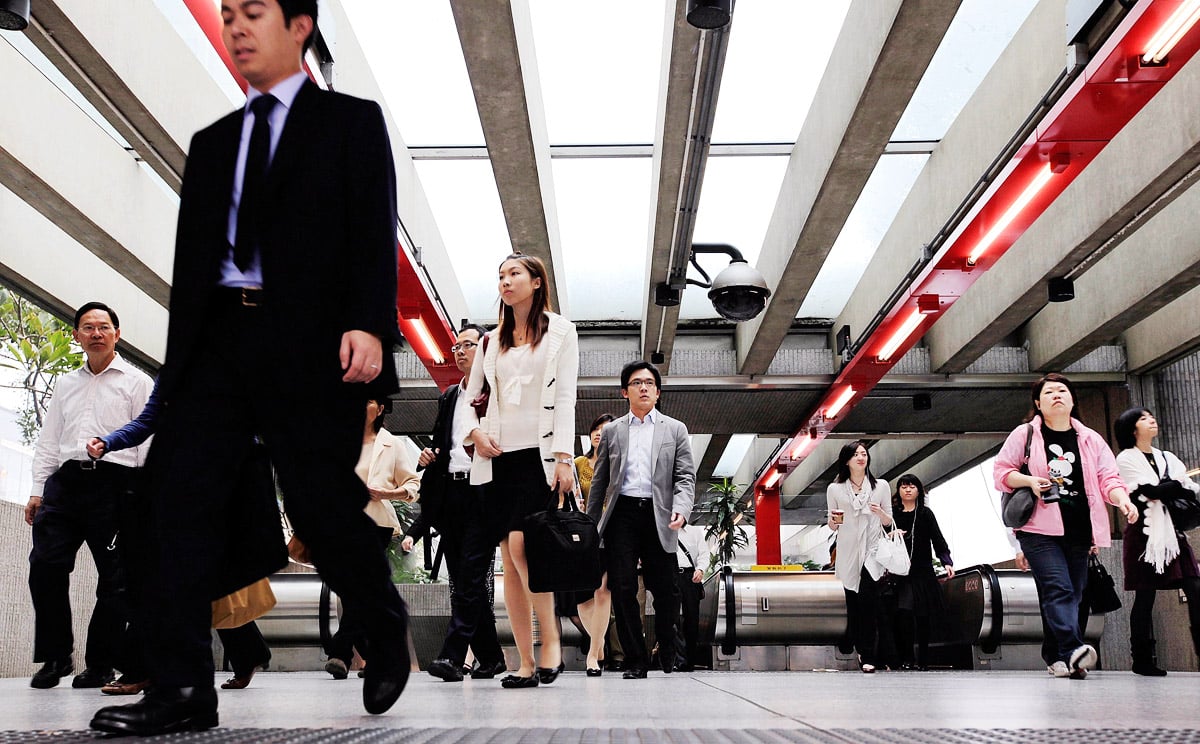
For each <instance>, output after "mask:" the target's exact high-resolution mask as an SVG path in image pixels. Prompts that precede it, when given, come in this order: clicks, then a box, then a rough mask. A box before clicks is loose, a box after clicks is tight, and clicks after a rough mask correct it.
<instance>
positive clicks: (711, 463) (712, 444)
mask: <svg viewBox="0 0 1200 744" xmlns="http://www.w3.org/2000/svg"><path fill="white" fill-rule="evenodd" d="M732 436H733V435H732V434H713V435H712V436H710V437H709V440H708V446H707V447H705V448H704V456H703V457H702V458H700V464H699V465H698V466H697V467H696V481H697V482H705V481H708V480H711V479H712V478H713V469H715V468H716V467H717V463H718V462H720V460H721V455H723V454H725V448H726V447H728V446H729V440H730V438H731V437H732Z"/></svg>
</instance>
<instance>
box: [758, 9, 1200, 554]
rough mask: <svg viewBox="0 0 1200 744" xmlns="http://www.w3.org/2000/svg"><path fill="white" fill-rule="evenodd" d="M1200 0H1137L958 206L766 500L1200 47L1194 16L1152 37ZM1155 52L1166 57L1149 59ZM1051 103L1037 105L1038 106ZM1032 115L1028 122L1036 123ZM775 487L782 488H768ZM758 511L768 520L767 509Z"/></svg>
mask: <svg viewBox="0 0 1200 744" xmlns="http://www.w3.org/2000/svg"><path fill="white" fill-rule="evenodd" d="M1193 4H1194V0H1147V1H1146V2H1142V3H1139V4H1137V5H1136V6H1134V8H1133V9H1132V10H1131V11H1130V12H1129V14H1128V15H1127V16H1126V17H1125V19H1124V20H1122V21H1121V23H1120V24H1119V25H1118V26H1117V28H1116V30H1115V31H1114V32H1113V34H1112V36H1111V37H1110V38H1109V39H1108V40H1107V41H1106V42H1105V43H1104V44H1103V45H1101V47H1100V49H1099V50H1098V51H1097V52H1096V54H1095V55H1094V56H1093V57H1092V59H1091V61H1090V62H1089V63H1088V64H1087V65H1086V66H1085V67H1084V69H1083V72H1082V74H1079V75H1077V76H1075V77H1074V79H1073V80H1072V81H1071V82H1070V83H1069V84H1068V85H1067V86H1066V90H1065V91H1064V92H1063V93H1062V95H1061V96H1059V97H1058V100H1057V101H1056V102H1055V103H1054V104H1053V105H1052V106H1050V107H1049V110H1046V111H1045V113H1044V115H1043V116H1042V117H1041V119H1040V120H1039V121H1038V123H1037V125H1036V126H1034V127H1032V130H1031V131H1029V133H1028V134H1027V136H1026V137H1025V138H1024V139H1023V140H1022V141H1021V145H1020V146H1019V147H1018V148H1016V151H1015V152H1014V153H1013V155H1012V156H1011V158H1010V159H1009V160H1008V161H1007V162H1004V163H1003V165H1002V167H1001V168H1000V172H999V173H998V174H997V175H996V176H995V177H994V179H993V180H992V182H991V184H990V186H989V187H988V188H987V189H986V190H985V191H984V193H983V194H982V195H981V196H980V197H979V198H978V199H977V200H976V201H975V203H974V204H973V205H972V207H971V208H970V209H969V211H968V212H967V213H966V214H962V215H960V214H958V213H957V212H956V214H955V215H954V217H953V218H952V219H955V220H956V222H957V224H956V226H955V227H954V228H953V232H952V233H951V234H950V235H949V236H947V237H946V238H945V239H944V241H943V242H944V247H943V248H941V249H940V250H938V251H932V250H931V251H928V253H929V255H928V258H927V260H923V261H922V263H921V265H920V266H919V267H914V268H915V271H911V272H910V273H909V277H908V278H909V281H908V283H907V285H906V286H904V287H902V288H900V289H899V291H898V292H896V293H894V295H893V301H892V303H891V307H890V308H889V309H888V310H887V312H886V314H885V315H884V317H882V318H878V317H877V321H878V322H877V323H875V327H874V328H873V329H872V330H871V332H870V334H869V335H868V336H867V337H866V338H862V339H861V340H860V342H859V343H857V344H856V346H857V349H856V351H857V353H856V354H854V356H852V357H851V358H850V360H849V361H848V362H847V363H846V364H845V366H843V368H842V369H841V371H840V372H839V373H838V375H837V377H836V378H835V379H834V382H833V384H832V385H831V386H830V387H829V389H828V390H827V391H826V393H825V395H823V396H822V397H821V399H820V400H819V402H818V403H817V405H816V406H815V407H814V408H813V409H812V410H811V411H810V412H809V414H808V416H807V417H806V420H805V423H804V424H803V425H802V426H801V427H800V428H799V429H798V430H797V431H796V432H795V433H794V434H793V435H792V437H791V438H790V439H788V440H787V441H786V442H785V443H784V446H783V447H782V448H781V450H780V453H779V454H778V455H776V456H775V457H773V458H772V459H771V460H769V461H768V462H767V463H766V464H765V465H764V467H763V468H762V470H760V471H759V475H758V476H757V478H756V479H755V483H754V486H753V492H754V494H756V496H757V497H758V498H759V500H760V504H759V508H766V509H771V510H775V509H778V506H779V500H778V497H777V493H778V484H779V483H780V482H781V481H782V478H783V476H781V475H779V474H780V473H782V474H783V475H786V474H787V473H790V472H791V471H792V470H794V469H795V468H796V467H797V466H798V465H799V464H800V463H801V462H802V461H803V460H804V459H805V458H807V457H808V455H809V454H811V453H812V451H813V450H814V449H815V448H816V446H817V445H818V444H819V443H820V442H821V441H823V440H824V439H825V437H826V436H828V434H829V432H830V431H831V430H832V429H833V428H835V427H836V426H837V425H838V424H839V423H840V422H841V421H844V420H845V418H846V414H848V413H849V412H850V411H852V410H853V409H854V407H855V406H856V405H858V403H860V402H861V401H862V400H863V399H864V398H865V397H866V395H867V394H868V393H869V392H870V391H871V390H872V389H874V387H875V386H876V385H877V384H878V383H879V381H880V380H881V379H882V378H883V376H884V375H885V374H887V372H888V371H890V370H891V369H892V367H894V366H895V364H896V362H897V361H899V360H900V359H901V358H902V357H903V356H904V354H905V353H906V352H907V351H908V350H909V349H910V348H912V347H913V346H914V345H915V344H916V343H917V342H918V341H920V340H921V338H923V337H924V335H925V334H926V333H927V332H928V331H929V329H930V328H931V327H932V326H933V324H934V323H936V322H937V320H938V319H939V318H941V317H942V316H943V315H944V314H945V312H946V310H948V309H949V308H950V307H951V306H952V305H953V304H954V303H955V302H956V301H957V300H958V298H959V297H961V296H962V295H963V294H964V293H965V292H966V291H967V290H968V289H969V288H970V287H971V286H972V285H973V284H974V283H975V282H976V281H978V279H979V278H980V277H981V276H982V275H983V273H984V272H986V271H987V270H988V269H990V268H991V267H992V266H994V265H995V263H996V262H997V261H998V260H999V259H1000V257H1001V256H1003V255H1004V253H1005V252H1006V251H1007V250H1008V249H1009V248H1010V247H1011V246H1012V245H1013V244H1014V243H1015V242H1016V241H1017V240H1018V239H1019V238H1020V237H1021V235H1023V234H1024V232H1025V231H1026V230H1027V229H1028V228H1029V226H1030V225H1031V224H1033V222H1034V221H1035V220H1036V219H1037V218H1038V217H1040V216H1041V215H1042V214H1043V213H1044V212H1045V211H1046V209H1047V208H1048V207H1049V206H1050V204H1052V203H1053V202H1054V200H1055V199H1057V198H1058V197H1059V196H1060V195H1061V194H1062V193H1063V191H1064V190H1065V189H1066V188H1067V187H1068V186H1069V185H1070V184H1071V183H1072V182H1073V181H1074V180H1075V178H1076V177H1078V176H1079V174H1080V173H1082V172H1083V170H1084V169H1085V168H1086V167H1087V166H1088V165H1090V164H1091V162H1092V161H1093V160H1094V159H1095V158H1096V156H1097V155H1098V154H1099V153H1100V151H1101V150H1103V148H1104V147H1105V146H1106V145H1107V144H1108V143H1109V141H1111V140H1112V138H1113V137H1115V136H1116V134H1117V133H1118V132H1119V131H1120V130H1121V129H1122V128H1123V127H1124V126H1125V125H1126V124H1128V123H1129V121H1130V120H1131V119H1133V117H1134V116H1136V115H1137V113H1138V112H1139V111H1141V110H1142V108H1143V107H1144V106H1145V105H1146V104H1147V103H1148V102H1149V101H1150V99H1152V98H1153V97H1154V95H1155V94H1157V93H1158V91H1159V90H1161V89H1162V87H1163V86H1164V85H1165V84H1166V83H1167V82H1169V81H1170V79H1171V78H1172V77H1173V76H1174V75H1175V73H1176V72H1177V71H1178V70H1179V69H1180V68H1181V67H1183V65H1185V64H1186V63H1187V62H1188V61H1189V60H1190V59H1191V58H1192V57H1193V56H1194V55H1195V53H1196V51H1197V49H1198V48H1200V28H1197V26H1196V25H1187V26H1183V25H1181V26H1179V27H1178V28H1176V30H1175V31H1174V33H1173V34H1167V35H1166V36H1167V37H1169V40H1170V41H1173V45H1171V46H1170V47H1169V48H1168V51H1165V52H1164V51H1162V46H1161V45H1159V46H1158V47H1157V48H1156V49H1155V50H1151V49H1149V47H1150V46H1151V44H1152V42H1153V41H1154V37H1155V36H1156V35H1158V34H1159V32H1160V30H1161V29H1163V28H1164V27H1166V26H1168V25H1169V24H1171V23H1172V22H1173V21H1174V20H1175V18H1177V17H1179V18H1183V20H1184V21H1188V20H1190V21H1191V23H1192V24H1195V21H1196V16H1195V15H1194V14H1193V15H1192V16H1191V17H1190V18H1189V17H1186V13H1185V10H1186V8H1188V7H1189V6H1191V5H1193ZM1155 43H1157V42H1155ZM1152 52H1153V54H1154V55H1157V56H1158V59H1157V60H1151V61H1149V62H1148V61H1146V59H1147V57H1150V56H1152V55H1151V53H1152ZM1101 101H1105V102H1106V101H1113V102H1114V105H1113V107H1112V108H1111V109H1107V110H1106V109H1104V108H1103V107H1102V106H1100V105H1098V103H1097V102H1101ZM1043 108H1044V106H1042V105H1039V110H1041V109H1043ZM1028 124H1029V123H1028V121H1027V122H1026V123H1025V124H1023V125H1022V128H1021V129H1022V130H1025V129H1029V126H1028ZM1011 144H1012V143H1011V142H1010V145H1009V146H1008V147H1006V148H1005V150H1006V151H1008V150H1010V149H1011ZM995 165H997V164H996V163H993V166H992V168H994V167H995ZM990 169H991V168H990ZM990 169H989V170H990ZM960 209H961V207H960ZM938 237H939V238H940V237H941V233H939V236H938ZM768 486H770V487H768ZM772 491H774V493H775V494H776V497H775V498H770V496H771V494H772ZM758 516H759V521H760V524H761V518H762V515H761V514H760V515H758ZM777 519H778V517H777V515H776V518H775V520H768V521H777ZM757 541H758V551H759V562H760V563H769V562H770V563H777V562H778V560H777V558H778V556H779V553H780V545H779V535H778V534H777V533H775V534H764V533H763V530H762V529H761V528H760V529H759V530H758V538H757ZM768 559H775V560H768Z"/></svg>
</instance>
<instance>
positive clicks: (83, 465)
mask: <svg viewBox="0 0 1200 744" xmlns="http://www.w3.org/2000/svg"><path fill="white" fill-rule="evenodd" d="M66 469H70V470H71V471H73V472H83V473H94V472H98V471H99V472H119V471H122V470H133V469H134V468H131V467H129V466H128V465H119V464H117V463H115V462H105V461H104V460H90V459H89V460H67V461H66V462H64V463H63V464H62V467H61V468H60V470H66Z"/></svg>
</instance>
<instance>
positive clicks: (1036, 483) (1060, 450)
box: [994, 373, 1137, 679]
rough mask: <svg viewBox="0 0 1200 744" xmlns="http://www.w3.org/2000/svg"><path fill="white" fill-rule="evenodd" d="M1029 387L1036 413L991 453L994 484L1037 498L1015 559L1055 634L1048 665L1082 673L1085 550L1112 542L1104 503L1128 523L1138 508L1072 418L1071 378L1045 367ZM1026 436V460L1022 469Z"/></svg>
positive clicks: (1100, 446) (1097, 443) (1087, 662)
mask: <svg viewBox="0 0 1200 744" xmlns="http://www.w3.org/2000/svg"><path fill="white" fill-rule="evenodd" d="M1032 392H1033V395H1032V397H1033V412H1032V413H1031V414H1030V416H1029V417H1028V418H1027V419H1026V423H1025V424H1022V425H1021V426H1018V427H1017V428H1016V429H1014V430H1013V432H1012V434H1009V435H1008V440H1007V441H1005V443H1004V447H1003V448H1001V450H1000V454H999V455H997V456H996V461H995V465H994V475H995V479H996V488H998V489H1000V490H1001V491H1013V490H1015V489H1018V488H1022V487H1028V488H1030V489H1032V490H1033V493H1034V495H1035V496H1036V497H1037V498H1036V500H1035V503H1034V508H1033V514H1032V515H1031V516H1030V518H1029V521H1028V522H1026V523H1025V524H1024V525H1023V526H1022V527H1020V528H1019V529H1017V530H1015V531H1014V532H1015V536H1016V541H1017V543H1018V544H1019V547H1018V548H1017V566H1018V567H1019V568H1020V569H1021V570H1023V571H1029V570H1032V571H1033V580H1034V582H1035V583H1036V584H1037V590H1038V599H1039V601H1040V602H1041V605H1042V618H1043V623H1044V624H1045V625H1046V631H1047V632H1048V633H1049V634H1050V635H1051V636H1053V640H1054V643H1053V644H1046V645H1045V646H1044V647H1043V651H1042V655H1043V658H1045V660H1046V670H1047V671H1048V672H1049V673H1050V674H1052V675H1054V676H1055V677H1071V678H1072V679H1083V678H1084V677H1086V676H1087V670H1088V669H1090V668H1091V667H1092V666H1093V665H1094V664H1095V663H1096V649H1094V648H1092V647H1091V646H1090V645H1088V644H1086V643H1084V642H1083V629H1082V628H1080V627H1079V603H1080V601H1081V600H1082V598H1083V588H1084V586H1085V585H1086V584H1087V563H1088V553H1090V552H1093V551H1094V550H1097V549H1099V548H1101V547H1108V546H1109V545H1110V544H1111V541H1110V539H1109V524H1108V513H1107V512H1106V511H1105V509H1104V505H1105V503H1109V504H1112V505H1113V506H1115V507H1117V508H1118V509H1120V510H1121V512H1122V513H1123V514H1124V515H1125V518H1126V519H1127V520H1129V521H1130V522H1136V521H1137V508H1136V507H1134V505H1133V503H1132V502H1130V500H1129V495H1128V494H1127V492H1126V490H1125V484H1124V483H1123V482H1122V480H1121V474H1120V472H1119V471H1118V469H1117V462H1116V459H1115V458H1114V457H1113V454H1112V450H1110V449H1109V447H1108V443H1107V442H1106V441H1105V440H1104V437H1102V436H1101V435H1100V434H1098V433H1096V432H1095V431H1093V430H1091V429H1089V428H1088V427H1086V426H1084V425H1083V424H1082V423H1080V421H1079V419H1078V418H1076V417H1075V415H1074V413H1073V409H1074V407H1075V390H1074V388H1073V387H1072V386H1071V381H1070V380H1068V379H1067V378H1066V377H1063V376H1062V375H1060V374H1055V373H1050V374H1047V375H1045V376H1044V377H1042V378H1041V379H1040V380H1038V381H1037V382H1035V383H1034V384H1033V391H1032ZM1026 441H1028V442H1029V461H1028V467H1027V468H1025V470H1026V471H1027V472H1022V467H1023V466H1024V465H1025V464H1026V463H1025V444H1026Z"/></svg>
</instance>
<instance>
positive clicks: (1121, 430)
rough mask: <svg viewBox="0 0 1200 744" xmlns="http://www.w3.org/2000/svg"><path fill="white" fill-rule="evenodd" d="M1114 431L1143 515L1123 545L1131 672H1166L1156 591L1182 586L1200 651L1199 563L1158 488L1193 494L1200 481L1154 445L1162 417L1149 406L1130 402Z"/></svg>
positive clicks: (1128, 531)
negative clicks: (1157, 640) (1159, 649)
mask: <svg viewBox="0 0 1200 744" xmlns="http://www.w3.org/2000/svg"><path fill="white" fill-rule="evenodd" d="M1113 432H1114V433H1115V434H1116V437H1117V446H1118V447H1120V448H1121V452H1120V454H1118V455H1117V467H1118V468H1120V471H1121V479H1122V480H1123V481H1125V485H1126V486H1127V487H1128V488H1129V493H1130V496H1131V497H1132V498H1133V503H1134V504H1135V505H1136V506H1137V508H1138V511H1139V512H1140V513H1141V516H1142V519H1139V520H1138V522H1137V523H1136V524H1131V525H1129V526H1127V527H1126V528H1125V540H1124V548H1123V551H1124V555H1123V559H1124V565H1125V590H1126V591H1132V592H1134V600H1133V610H1132V611H1131V612H1130V613H1129V636H1130V638H1129V644H1130V646H1131V648H1132V652H1133V672H1134V674H1142V675H1145V676H1148V677H1162V676H1165V675H1166V671H1164V670H1163V669H1161V668H1160V667H1159V666H1158V659H1157V657H1156V656H1155V652H1154V622H1153V612H1154V595H1155V593H1156V592H1158V591H1160V590H1176V589H1182V590H1183V593H1184V594H1185V595H1186V596H1187V608H1188V619H1189V620H1190V621H1191V624H1192V643H1193V644H1194V645H1195V647H1196V653H1197V654H1200V566H1197V565H1196V556H1195V554H1194V553H1193V552H1192V548H1191V546H1190V545H1188V541H1187V537H1186V536H1184V534H1183V533H1182V532H1179V531H1177V530H1176V529H1175V525H1174V523H1173V522H1172V521H1171V515H1170V513H1169V512H1168V511H1167V509H1166V507H1165V506H1163V503H1162V501H1160V500H1159V499H1157V498H1155V492H1156V490H1157V489H1159V488H1161V484H1163V483H1168V482H1170V481H1172V480H1173V481H1176V482H1177V483H1179V484H1180V485H1181V486H1182V487H1183V488H1185V489H1187V490H1188V491H1191V492H1192V493H1193V494H1197V493H1200V485H1197V484H1196V482H1195V481H1193V480H1192V479H1191V478H1188V476H1187V468H1186V467H1185V466H1184V464H1183V463H1182V462H1180V460H1179V458H1178V457H1176V456H1175V455H1173V454H1171V453H1170V452H1164V451H1163V450H1160V449H1157V448H1155V447H1152V446H1151V445H1150V443H1151V441H1152V440H1153V439H1154V437H1155V436H1157V435H1158V422H1157V421H1155V419H1154V414H1153V413H1151V412H1150V411H1149V410H1147V409H1145V408H1130V409H1129V410H1128V411H1126V412H1124V413H1122V414H1121V415H1120V416H1118V417H1117V421H1116V423H1115V424H1113Z"/></svg>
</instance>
